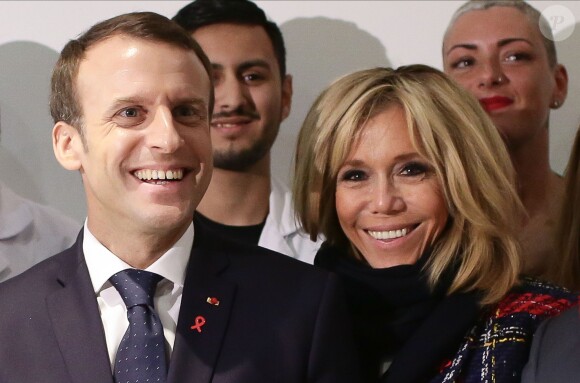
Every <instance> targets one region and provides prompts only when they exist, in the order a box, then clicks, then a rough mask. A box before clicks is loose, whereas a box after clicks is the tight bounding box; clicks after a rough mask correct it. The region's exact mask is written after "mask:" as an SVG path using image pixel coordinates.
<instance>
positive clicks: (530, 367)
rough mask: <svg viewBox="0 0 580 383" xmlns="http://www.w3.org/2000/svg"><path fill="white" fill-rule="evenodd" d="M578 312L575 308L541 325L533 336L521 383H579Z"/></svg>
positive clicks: (579, 316)
mask: <svg viewBox="0 0 580 383" xmlns="http://www.w3.org/2000/svg"><path fill="white" fill-rule="evenodd" d="M579 330H580V311H578V307H573V308H570V309H568V310H567V311H566V312H564V313H562V314H560V315H559V316H556V317H554V318H551V319H548V320H547V321H545V322H543V323H542V324H541V325H540V327H538V330H537V331H536V332H535V333H534V341H533V342H532V349H531V351H530V358H529V360H528V364H527V365H526V367H525V368H524V371H523V373H522V382H523V383H571V382H578V381H580V365H579V364H578V357H579V355H580V331H579Z"/></svg>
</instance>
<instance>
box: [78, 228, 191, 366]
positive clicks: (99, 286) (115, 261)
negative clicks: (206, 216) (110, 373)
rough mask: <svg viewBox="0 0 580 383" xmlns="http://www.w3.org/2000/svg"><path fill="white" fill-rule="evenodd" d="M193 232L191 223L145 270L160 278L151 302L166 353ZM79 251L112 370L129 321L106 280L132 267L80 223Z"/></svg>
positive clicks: (114, 290) (171, 335)
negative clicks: (92, 292)
mask: <svg viewBox="0 0 580 383" xmlns="http://www.w3.org/2000/svg"><path fill="white" fill-rule="evenodd" d="M193 235H194V233H193V222H192V223H191V224H190V225H189V228H188V229H187V230H186V232H185V233H184V234H183V236H182V237H181V238H180V239H179V240H178V241H177V242H176V243H175V245H174V246H173V247H172V248H171V249H169V250H168V251H167V252H166V253H165V254H163V255H162V256H161V257H160V258H159V259H158V260H157V261H155V262H154V263H153V264H152V265H151V266H149V267H148V268H146V269H145V270H147V271H150V272H152V273H156V274H159V275H161V276H162V277H163V278H164V279H163V280H161V282H159V284H158V285H157V290H156V292H155V297H154V298H153V303H154V305H155V310H156V311H157V314H158V315H159V319H160V320H161V324H162V325H163V333H164V335H165V341H166V342H165V345H166V346H167V348H166V349H167V351H168V353H169V355H171V351H172V350H173V343H174V342H175V329H176V327H177V319H178V317H179V308H180V307H181V296H182V294H183V283H184V282H185V273H186V269H187V262H188V261H189V255H190V254H191V248H192V246H193ZM83 252H84V255H85V260H86V263H87V267H88V269H89V275H90V277H91V282H92V283H93V288H94V290H95V294H96V296H97V303H98V305H99V310H100V313H101V320H102V321H103V328H104V330H105V338H106V341H107V351H108V353H109V361H110V362H111V369H113V367H114V361H115V355H116V354H117V348H118V347H119V344H120V343H121V339H123V335H125V332H126V331H127V328H128V327H129V321H128V320H127V307H126V306H125V303H124V302H123V298H121V295H120V294H119V292H118V291H117V289H115V287H114V286H113V285H112V284H111V282H109V278H110V277H112V276H113V275H114V274H116V273H118V272H119V271H122V270H125V269H130V268H132V267H131V266H129V265H128V264H127V263H125V262H124V261H122V260H121V259H120V258H118V257H117V256H116V255H115V254H113V253H111V252H110V251H109V250H108V249H107V248H105V247H104V246H103V245H102V244H101V243H100V242H99V241H98V240H97V239H96V238H95V237H94V236H93V235H92V234H91V232H90V231H89V229H88V227H87V225H86V223H85V226H84V240H83Z"/></svg>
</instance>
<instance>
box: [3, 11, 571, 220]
mask: <svg viewBox="0 0 580 383" xmlns="http://www.w3.org/2000/svg"><path fill="white" fill-rule="evenodd" d="M257 3H258V5H259V6H260V7H261V8H262V9H264V11H265V12H266V14H267V15H268V16H269V17H270V18H271V19H272V20H273V21H275V22H276V23H278V25H279V26H280V28H281V30H282V32H283V34H284V38H285V41H286V49H287V55H288V57H287V64H288V72H289V73H291V74H292V75H293V76H294V99H293V105H292V112H291V114H290V117H289V118H288V119H287V120H286V121H285V122H284V124H283V125H282V127H281V130H280V134H279V136H278V139H277V141H276V144H275V146H274V150H273V156H272V157H273V163H272V168H273V173H274V174H275V175H277V176H278V177H280V178H281V179H282V180H284V181H286V182H288V181H289V179H290V177H291V168H292V165H293V152H294V145H295V141H296V136H297V133H298V130H299V129H300V125H301V123H302V121H303V119H304V116H305V115H306V112H307V110H308V108H309V107H310V105H311V103H312V102H313V101H314V99H315V97H316V96H317V95H318V93H319V92H320V91H321V90H322V89H323V88H324V87H325V86H326V85H328V84H329V83H330V82H331V81H332V80H334V79H335V78H337V77H338V76H340V75H343V74H346V73H349V72H352V71H355V70H359V69H364V68H368V67H373V66H393V67H397V66H400V65H407V64H414V63H422V64H427V65H431V66H434V67H436V68H439V69H441V68H442V62H441V40H442V37H443V33H444V31H445V28H446V26H447V24H448V22H449V20H450V18H451V15H452V14H453V12H454V11H455V10H456V9H457V8H458V7H459V6H460V5H461V4H462V3H463V2H462V1H276V0H272V1H257ZM529 3H530V4H531V5H533V6H534V7H536V8H537V9H539V10H540V11H544V10H546V12H548V11H550V12H551V13H549V15H551V16H550V20H549V21H550V22H551V23H552V25H553V31H554V33H555V35H556V38H557V39H558V37H559V36H560V37H561V36H565V35H568V34H569V32H570V31H571V30H572V29H574V31H573V33H572V34H571V35H570V36H569V37H567V38H565V39H563V40H562V41H558V42H557V43H556V46H557V49H558V56H559V61H560V62H561V63H563V64H565V65H566V67H567V68H568V73H569V76H570V89H569V94H568V99H567V101H566V103H565V105H564V106H563V107H562V108H560V109H559V110H557V111H555V112H552V116H551V128H550V129H551V130H550V157H551V163H552V167H553V169H554V170H556V171H557V172H559V173H562V172H563V170H564V168H565V166H566V163H567V160H568V156H569V153H570V148H571V144H572V139H573V137H574V134H575V132H576V129H577V127H578V124H579V123H580V49H579V48H580V26H579V25H578V24H579V23H580V1H530V2H529ZM186 4H188V1H0V180H2V182H4V183H5V184H6V185H8V186H9V187H11V188H12V189H14V190H15V191H16V192H17V193H19V194H21V195H23V196H25V197H28V198H31V199H33V200H36V201H38V202H41V203H44V204H49V205H52V206H54V207H56V208H57V209H59V210H61V211H63V212H64V213H65V214H67V215H70V216H71V217H73V218H75V219H76V220H78V222H79V223H82V222H83V220H84V218H85V214H86V212H85V203H84V193H83V189H82V185H81V179H80V176H79V174H78V173H75V172H69V171H66V170H64V169H62V168H61V167H60V166H59V165H58V163H57V162H56V160H55V159H54V156H53V153H52V144H51V138H50V137H51V130H52V125H53V123H52V120H51V118H50V115H49V112H48V94H49V80H50V73H51V70H52V66H53V65H54V63H55V62H56V60H57V58H58V54H59V52H60V50H61V49H62V47H63V46H64V44H66V42H67V41H68V40H69V39H72V38H75V37H77V36H78V35H79V34H80V33H82V32H83V31H85V30H86V29H87V28H89V27H90V26H92V25H93V24H95V23H96V22H98V21H101V20H104V19H107V18H109V17H113V16H116V15H119V14H122V13H126V12H133V11H153V12H157V13H160V14H162V15H165V16H167V17H172V16H173V15H174V14H175V13H176V12H177V11H178V10H179V9H180V8H182V7H183V6H184V5H186ZM554 5H561V6H564V7H565V9H566V10H568V11H569V12H567V13H562V17H561V18H559V19H558V18H557V17H555V16H559V14H554V12H553V10H554V9H555V8H553V6H554ZM549 7H552V8H549ZM558 21H563V22H560V23H558Z"/></svg>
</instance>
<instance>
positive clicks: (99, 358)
mask: <svg viewBox="0 0 580 383" xmlns="http://www.w3.org/2000/svg"><path fill="white" fill-rule="evenodd" d="M68 251H69V252H70V253H71V254H70V257H68V258H66V260H70V262H66V263H65V262H63V263H62V264H61V269H60V272H59V276H58V283H59V284H60V285H61V286H62V288H61V289H60V290H58V291H56V292H54V293H52V294H50V295H48V296H47V298H46V303H47V307H48V313H49V316H50V318H51V321H52V325H53V328H54V333H55V335H56V338H57V340H58V343H59V346H60V352H61V354H62V356H63V359H64V361H65V364H66V367H67V370H68V372H69V374H70V376H71V378H72V381H73V382H78V383H81V382H82V383H104V382H111V383H112V382H113V377H112V373H111V368H110V362H109V356H108V354H107V346H106V340H105V334H104V331H103V325H102V322H101V316H100V314H99V309H98V306H97V301H96V298H95V293H94V291H93V287H92V284H91V281H90V277H89V272H88V270H87V266H86V264H85V261H84V256H83V252H82V234H81V235H80V236H79V238H78V239H77V242H76V244H75V246H74V247H72V248H71V249H70V250H68Z"/></svg>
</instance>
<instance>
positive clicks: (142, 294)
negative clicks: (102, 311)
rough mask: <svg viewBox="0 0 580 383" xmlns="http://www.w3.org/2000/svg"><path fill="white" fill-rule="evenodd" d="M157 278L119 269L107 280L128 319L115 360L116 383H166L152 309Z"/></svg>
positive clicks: (161, 343) (162, 349) (160, 334)
mask: <svg viewBox="0 0 580 383" xmlns="http://www.w3.org/2000/svg"><path fill="white" fill-rule="evenodd" d="M161 279H162V277H161V276H160V275H157V274H154V273H150V272H148V271H143V270H137V269H127V270H123V271H120V272H118V273H117V274H115V275H113V276H112V277H111V278H109V280H110V281H111V283H112V284H113V286H115V288H116V289H117V291H118V292H119V294H121V298H123V302H125V305H126V306H127V319H129V328H128V329H127V332H126V333H125V335H124V336H123V339H122V340H121V343H120V344H119V348H118V350H117V356H116V358H115V369H114V371H113V375H114V378H115V382H116V383H137V382H138V383H145V382H163V383H164V382H165V381H166V378H167V364H166V362H165V337H164V335H163V326H162V325H161V321H160V320H159V316H158V315H157V313H156V312H155V308H154V307H153V296H154V295H155V289H156V287H157V283H158V282H159V281H160V280H161Z"/></svg>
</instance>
